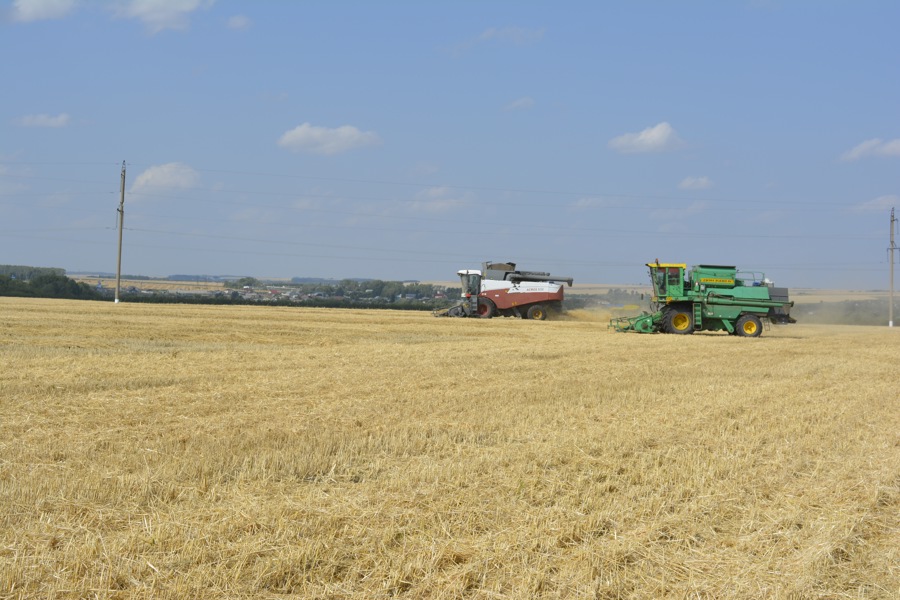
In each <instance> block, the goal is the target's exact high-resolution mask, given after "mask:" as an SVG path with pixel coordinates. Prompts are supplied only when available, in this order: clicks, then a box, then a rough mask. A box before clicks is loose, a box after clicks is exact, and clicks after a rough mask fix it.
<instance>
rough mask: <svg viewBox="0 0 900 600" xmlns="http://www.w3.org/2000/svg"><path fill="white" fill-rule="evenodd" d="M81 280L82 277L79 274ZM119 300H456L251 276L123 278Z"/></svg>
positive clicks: (373, 286) (446, 295)
mask: <svg viewBox="0 0 900 600" xmlns="http://www.w3.org/2000/svg"><path fill="white" fill-rule="evenodd" d="M80 279H81V280H82V281H87V277H85V276H84V275H82V276H81V277H80ZM123 281H124V282H125V283H124V284H122V286H121V288H120V295H121V296H122V297H123V299H128V300H131V301H135V300H137V301H141V300H146V301H155V302H160V301H163V302H165V301H196V302H203V301H206V302H222V303H232V302H236V303H279V304H282V303H285V304H311V305H327V306H335V305H346V304H354V305H374V306H381V305H398V304H401V305H410V304H418V305H421V308H423V309H430V308H432V307H433V306H439V305H441V304H443V303H446V302H448V299H455V298H458V297H459V294H460V291H461V290H460V288H458V287H457V288H450V287H448V286H444V285H438V284H430V283H421V282H418V281H381V280H371V279H360V280H356V279H344V280H340V281H337V280H320V279H302V278H295V279H293V280H291V281H290V282H284V281H281V282H275V281H265V280H259V279H256V278H253V277H231V278H228V277H218V278H214V277H203V278H198V277H190V276H171V277H168V278H165V279H153V278H142V277H133V276H132V277H123ZM95 282H96V283H95V284H94V287H95V289H96V291H97V292H98V293H100V294H102V295H104V296H107V295H112V294H114V293H115V278H114V277H112V278H109V277H102V276H97V277H96V280H95Z"/></svg>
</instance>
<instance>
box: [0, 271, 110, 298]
mask: <svg viewBox="0 0 900 600" xmlns="http://www.w3.org/2000/svg"><path fill="white" fill-rule="evenodd" d="M47 270H48V271H55V270H53V269H47ZM0 296H16V297H22V298H70V299H76V300H101V299H102V298H103V296H101V295H100V293H99V292H98V291H97V290H95V289H94V288H92V287H91V286H89V285H88V284H86V283H78V282H77V281H74V280H72V279H69V278H68V277H66V276H65V275H60V274H58V273H56V272H51V273H42V274H40V275H37V276H35V277H32V278H30V279H27V280H26V279H24V278H20V277H15V278H14V277H11V276H9V275H0Z"/></svg>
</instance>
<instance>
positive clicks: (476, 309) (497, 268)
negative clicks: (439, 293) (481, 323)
mask: <svg viewBox="0 0 900 600" xmlns="http://www.w3.org/2000/svg"><path fill="white" fill-rule="evenodd" d="M456 274H457V275H459V278H460V282H461V283H462V301H461V302H460V303H459V304H457V305H456V306H452V307H450V308H448V309H446V310H441V311H435V313H434V314H435V316H445V317H481V318H484V319H489V318H491V317H496V316H502V317H519V318H523V319H536V320H539V321H543V320H544V319H546V318H547V316H548V314H549V311H557V312H559V311H562V303H563V296H564V294H563V284H564V283H567V284H569V287H571V286H572V281H573V279H572V278H571V277H558V276H554V275H551V274H550V273H544V272H542V271H519V270H516V263H513V262H505V263H501V262H485V263H482V269H481V270H478V269H463V270H460V271H457V273H456Z"/></svg>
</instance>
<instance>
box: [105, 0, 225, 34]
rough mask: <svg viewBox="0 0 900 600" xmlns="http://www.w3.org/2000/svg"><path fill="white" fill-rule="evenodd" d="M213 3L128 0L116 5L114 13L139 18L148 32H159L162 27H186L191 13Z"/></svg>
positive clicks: (182, 28)
mask: <svg viewBox="0 0 900 600" xmlns="http://www.w3.org/2000/svg"><path fill="white" fill-rule="evenodd" d="M213 4H215V0H129V1H128V2H126V3H125V4H123V5H121V6H118V7H117V9H116V15H117V16H119V17H121V18H126V19H139V20H140V21H142V22H143V23H144V26H146V27H147V29H148V30H149V31H150V33H159V32H160V31H162V30H164V29H178V30H184V29H187V28H188V26H189V25H190V16H191V13H193V12H196V11H198V10H206V9H208V8H210V7H211V6H212V5H213Z"/></svg>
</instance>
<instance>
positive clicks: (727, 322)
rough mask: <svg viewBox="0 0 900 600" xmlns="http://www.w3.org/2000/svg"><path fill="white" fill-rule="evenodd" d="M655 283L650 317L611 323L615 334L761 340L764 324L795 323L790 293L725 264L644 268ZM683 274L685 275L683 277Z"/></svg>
mask: <svg viewBox="0 0 900 600" xmlns="http://www.w3.org/2000/svg"><path fill="white" fill-rule="evenodd" d="M647 266H648V267H649V268H650V280H651V282H652V283H653V297H652V298H651V306H652V309H653V311H654V312H653V313H645V314H643V315H640V316H637V317H620V318H617V319H613V320H612V321H610V324H609V325H610V327H611V328H612V329H615V330H616V331H636V332H639V333H674V334H690V333H694V332H695V331H727V332H728V333H730V334H733V335H739V336H745V337H759V335H760V334H761V333H762V329H763V322H764V321H768V322H771V323H795V322H796V320H795V319H793V318H792V317H791V315H790V310H791V307H792V306H793V305H794V303H793V302H791V300H790V299H789V298H788V289H787V288H780V287H774V286H773V284H772V282H771V281H769V280H768V279H767V278H766V276H765V274H764V273H760V272H745V271H738V269H737V267H733V266H724V265H696V266H693V267H691V269H690V270H689V271H687V266H686V265H685V264H683V263H660V262H659V261H658V260H657V261H656V262H655V263H647ZM686 271H687V273H686Z"/></svg>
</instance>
